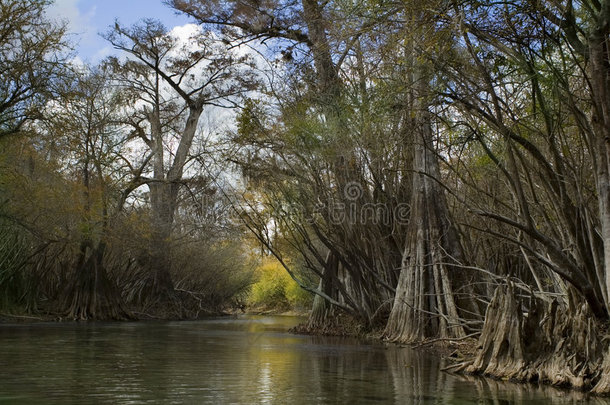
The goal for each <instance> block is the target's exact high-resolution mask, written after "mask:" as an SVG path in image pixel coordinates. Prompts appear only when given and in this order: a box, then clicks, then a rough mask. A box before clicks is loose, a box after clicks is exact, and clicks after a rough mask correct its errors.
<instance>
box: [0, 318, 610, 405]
mask: <svg viewBox="0 0 610 405" xmlns="http://www.w3.org/2000/svg"><path fill="white" fill-rule="evenodd" d="M299 321H300V319H299V318H293V317H261V316H245V317H240V318H237V319H235V318H222V319H213V320H206V321H197V322H137V323H108V324H106V323H89V324H36V325H1V326H0V404H2V403H19V404H28V403H32V404H34V403H35V404H41V403H53V404H55V403H56V404H80V403H101V404H143V403H163V404H171V403H175V404H183V403H193V404H201V403H208V404H231V403H233V404H252V403H263V404H264V403H268V404H315V403H321V404H348V403H349V404H352V403H370V404H377V403H379V404H381V403H389V404H392V403H396V404H494V405H496V404H498V405H501V404H538V403H539V404H572V403H579V404H583V403H590V404H596V405H597V404H599V405H601V404H610V401H607V400H604V399H597V398H588V397H586V396H584V395H583V394H579V393H573V392H564V391H560V390H556V389H552V388H548V387H542V388H541V387H534V386H523V385H518V384H511V383H505V382H499V381H491V380H485V379H478V378H464V377H456V376H453V375H450V374H447V373H442V372H440V371H439V369H440V368H441V366H442V360H440V359H438V358H437V356H435V355H433V354H430V353H427V352H422V351H412V350H410V349H407V348H399V347H396V346H385V345H382V344H367V343H364V342H361V341H358V340H355V339H347V338H331V337H316V336H303V335H292V334H290V333H287V330H288V329H289V328H290V327H291V326H294V325H295V324H297V323H298V322H299Z"/></svg>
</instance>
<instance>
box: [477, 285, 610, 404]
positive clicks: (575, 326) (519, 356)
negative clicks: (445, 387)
mask: <svg viewBox="0 0 610 405" xmlns="http://www.w3.org/2000/svg"><path fill="white" fill-rule="evenodd" d="M567 301H568V304H567V305H565V304H564V305H559V304H558V303H557V301H555V300H551V301H543V300H541V299H539V298H535V297H531V298H530V302H529V305H528V306H529V312H528V313H524V311H523V309H522V307H523V306H524V305H522V304H523V302H520V301H519V300H518V299H517V298H516V296H515V294H514V291H513V288H512V286H511V284H510V283H508V284H507V285H506V286H501V287H498V289H497V290H496V292H495V294H494V297H493V299H492V301H491V303H490V304H489V307H488V309H487V313H486V317H485V325H484V327H483V331H482V333H481V336H480V338H479V346H478V348H477V349H478V350H477V355H476V356H475V359H474V361H473V363H472V365H470V366H469V367H467V368H466V369H465V372H466V373H468V374H476V375H484V376H489V377H494V378H499V379H512V380H517V381H523V382H541V383H546V384H550V385H555V386H562V387H571V388H574V389H580V390H592V391H593V392H596V393H608V392H610V377H607V375H608V374H607V372H608V371H610V352H608V353H605V351H604V350H603V347H602V344H601V341H600V339H599V330H598V327H597V324H596V322H595V321H594V317H593V316H592V314H591V312H590V310H589V309H588V306H587V305H586V304H584V303H582V301H580V300H578V298H576V297H575V296H572V297H569V298H568V300H567ZM576 302H580V304H574V303H576ZM604 354H605V360H604ZM602 363H603V364H602ZM602 371H605V373H603V372H602Z"/></svg>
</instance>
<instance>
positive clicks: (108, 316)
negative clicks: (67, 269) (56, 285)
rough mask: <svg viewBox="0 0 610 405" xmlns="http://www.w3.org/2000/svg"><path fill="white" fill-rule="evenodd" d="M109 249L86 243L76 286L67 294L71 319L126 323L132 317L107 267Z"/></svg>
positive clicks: (82, 246) (67, 311)
mask: <svg viewBox="0 0 610 405" xmlns="http://www.w3.org/2000/svg"><path fill="white" fill-rule="evenodd" d="M104 253H105V245H104V244H103V243H100V244H98V245H97V246H96V247H92V246H91V243H88V242H83V243H82V244H81V250H80V254H79V258H78V261H77V264H76V267H75V272H74V276H73V278H72V282H71V283H70V284H69V285H68V287H67V288H66V290H65V291H64V293H63V297H64V301H63V305H62V306H63V307H64V308H65V310H66V313H67V315H66V316H67V317H68V318H70V319H74V320H126V319H130V318H131V315H130V314H129V312H128V311H127V310H126V309H125V307H124V304H123V300H122V298H121V295H120V294H119V291H118V289H117V287H116V285H114V283H113V282H112V281H111V280H110V279H109V278H108V274H107V272H106V269H105V267H104V264H103V258H104Z"/></svg>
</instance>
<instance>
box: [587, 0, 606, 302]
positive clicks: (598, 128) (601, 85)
mask: <svg viewBox="0 0 610 405" xmlns="http://www.w3.org/2000/svg"><path fill="white" fill-rule="evenodd" d="M601 3H602V5H601V12H600V18H599V20H598V21H595V22H594V23H595V24H596V27H595V28H594V29H593V31H592V34H591V36H590V38H589V55H588V56H589V62H590V72H591V73H590V78H589V79H590V83H591V92H592V99H593V103H592V127H593V131H594V133H595V134H594V136H595V139H596V142H593V145H595V148H594V151H593V152H594V153H595V155H596V156H595V159H594V162H595V163H596V165H597V191H598V194H599V211H600V219H601V227H602V238H603V242H604V270H605V280H600V281H601V282H602V283H603V284H604V289H605V294H604V296H605V299H606V309H607V311H608V312H609V313H610V300H609V298H608V297H610V43H609V42H610V16H609V14H610V1H608V0H603V1H602V2H601Z"/></svg>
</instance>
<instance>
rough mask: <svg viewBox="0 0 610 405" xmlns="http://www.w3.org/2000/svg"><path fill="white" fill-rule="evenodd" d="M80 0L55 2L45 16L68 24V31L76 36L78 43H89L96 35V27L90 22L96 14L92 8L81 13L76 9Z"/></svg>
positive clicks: (56, 0)
mask: <svg viewBox="0 0 610 405" xmlns="http://www.w3.org/2000/svg"><path fill="white" fill-rule="evenodd" d="M79 1H80V0H55V2H54V3H53V5H52V6H51V7H49V8H48V10H47V16H48V17H49V18H51V19H54V20H58V21H65V22H67V23H68V27H69V31H70V33H72V34H76V35H78V39H79V40H80V41H79V42H90V41H91V40H92V39H95V36H96V35H97V31H96V27H95V26H94V24H92V20H93V18H94V16H95V13H96V7H95V6H93V7H91V8H90V9H89V10H87V11H86V12H84V13H82V12H81V11H80V10H79V8H78V3H79Z"/></svg>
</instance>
